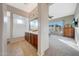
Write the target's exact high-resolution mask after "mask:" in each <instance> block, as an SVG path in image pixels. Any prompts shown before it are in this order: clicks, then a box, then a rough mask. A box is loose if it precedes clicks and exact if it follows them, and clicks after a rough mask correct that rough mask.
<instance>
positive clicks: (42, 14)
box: [38, 3, 49, 55]
mask: <svg viewBox="0 0 79 59" xmlns="http://www.w3.org/2000/svg"><path fill="white" fill-rule="evenodd" d="M38 10H39V33H38V37H39V38H38V54H39V55H43V54H44V52H45V51H46V50H47V49H48V48H49V35H48V34H49V33H48V32H49V31H48V29H49V27H48V4H46V3H41V4H38Z"/></svg>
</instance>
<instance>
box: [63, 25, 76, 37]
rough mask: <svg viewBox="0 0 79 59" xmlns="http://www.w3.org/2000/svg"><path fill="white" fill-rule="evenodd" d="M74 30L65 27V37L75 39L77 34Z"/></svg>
mask: <svg viewBox="0 0 79 59" xmlns="http://www.w3.org/2000/svg"><path fill="white" fill-rule="evenodd" d="M74 32H75V31H74V28H72V27H64V36H66V37H70V38H74V36H75V33H74Z"/></svg>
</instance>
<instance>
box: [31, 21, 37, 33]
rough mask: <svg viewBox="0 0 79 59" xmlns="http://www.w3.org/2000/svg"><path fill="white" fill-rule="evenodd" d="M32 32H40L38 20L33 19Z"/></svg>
mask: <svg viewBox="0 0 79 59" xmlns="http://www.w3.org/2000/svg"><path fill="white" fill-rule="evenodd" d="M30 30H31V31H33V32H35V31H38V19H33V20H31V21H30Z"/></svg>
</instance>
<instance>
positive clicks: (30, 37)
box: [25, 32, 38, 49]
mask: <svg viewBox="0 0 79 59" xmlns="http://www.w3.org/2000/svg"><path fill="white" fill-rule="evenodd" d="M25 40H27V42H29V43H30V44H31V45H32V46H34V47H35V48H36V49H37V48H38V35H37V34H33V33H28V32H26V33H25Z"/></svg>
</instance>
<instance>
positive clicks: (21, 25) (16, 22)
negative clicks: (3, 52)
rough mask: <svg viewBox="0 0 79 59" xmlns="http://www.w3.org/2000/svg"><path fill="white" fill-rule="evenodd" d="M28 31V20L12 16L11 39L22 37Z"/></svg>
mask: <svg viewBox="0 0 79 59" xmlns="http://www.w3.org/2000/svg"><path fill="white" fill-rule="evenodd" d="M28 30H29V29H28V18H25V17H23V16H19V15H15V14H14V15H13V34H12V35H13V38H17V37H24V35H25V32H27V31H28Z"/></svg>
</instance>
